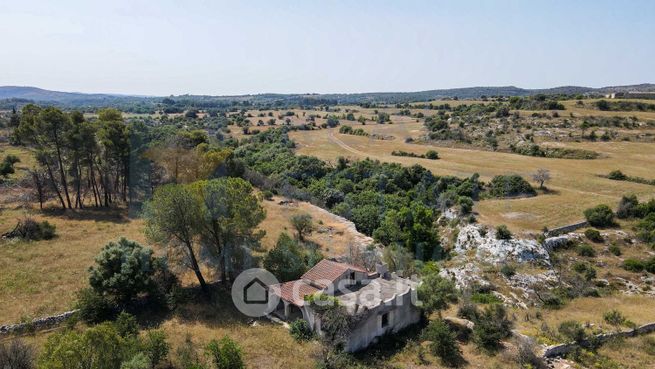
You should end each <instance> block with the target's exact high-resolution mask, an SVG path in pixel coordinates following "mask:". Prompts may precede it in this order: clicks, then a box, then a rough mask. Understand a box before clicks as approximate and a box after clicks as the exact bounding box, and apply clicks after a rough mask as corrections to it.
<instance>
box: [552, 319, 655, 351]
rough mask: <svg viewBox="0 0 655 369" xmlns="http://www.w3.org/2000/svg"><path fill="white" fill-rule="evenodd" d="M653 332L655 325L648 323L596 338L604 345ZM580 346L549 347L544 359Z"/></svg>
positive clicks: (596, 340)
mask: <svg viewBox="0 0 655 369" xmlns="http://www.w3.org/2000/svg"><path fill="white" fill-rule="evenodd" d="M651 332H655V323H648V324H644V325H642V326H640V327H637V328H635V329H630V330H627V331H620V332H614V333H601V334H599V335H596V336H595V337H594V341H595V342H600V343H604V342H606V341H608V340H610V339H612V338H619V337H622V338H626V337H634V336H639V335H642V334H648V333H651ZM589 343H590V340H586V341H583V342H582V345H584V344H589ZM578 346H579V345H578V344H577V343H564V344H561V345H554V346H548V347H546V349H545V350H544V353H543V357H546V358H550V357H556V356H563V355H566V354H568V353H569V352H571V351H572V350H574V349H575V348H576V347H578Z"/></svg>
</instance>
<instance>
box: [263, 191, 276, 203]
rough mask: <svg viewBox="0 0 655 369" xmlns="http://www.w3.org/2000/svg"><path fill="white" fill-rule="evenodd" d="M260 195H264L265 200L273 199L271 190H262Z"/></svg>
mask: <svg viewBox="0 0 655 369" xmlns="http://www.w3.org/2000/svg"><path fill="white" fill-rule="evenodd" d="M262 196H263V197H264V200H267V201H271V200H273V192H271V191H269V190H264V191H262Z"/></svg>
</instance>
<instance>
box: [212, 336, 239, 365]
mask: <svg viewBox="0 0 655 369" xmlns="http://www.w3.org/2000/svg"><path fill="white" fill-rule="evenodd" d="M207 355H208V356H209V357H210V360H211V361H212V362H213V363H214V365H215V367H216V369H243V368H245V365H244V363H243V357H242V353H241V348H240V347H239V345H237V343H236V342H234V341H233V340H232V339H231V338H230V337H228V336H225V337H223V338H221V340H220V341H216V340H212V341H211V342H209V344H208V345H207Z"/></svg>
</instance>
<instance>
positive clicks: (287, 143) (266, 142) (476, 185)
mask: <svg viewBox="0 0 655 369" xmlns="http://www.w3.org/2000/svg"><path fill="white" fill-rule="evenodd" d="M286 132H287V131H286V129H275V130H269V131H267V132H263V133H260V134H258V135H256V136H253V137H252V138H250V139H248V140H247V141H244V142H243V144H242V145H241V146H240V147H239V148H237V149H236V150H235V151H234V154H235V157H237V158H239V159H242V160H243V161H244V163H245V164H246V166H248V167H249V168H251V169H252V170H254V171H256V172H259V173H261V174H263V175H265V176H267V177H268V178H269V183H268V184H269V186H270V187H272V188H273V189H275V190H276V191H278V192H286V193H290V192H293V193H294V194H295V195H296V196H301V197H303V196H304V197H305V198H306V199H310V200H313V201H315V202H317V203H319V204H321V205H322V206H325V207H327V208H328V209H331V211H333V212H335V213H337V214H339V215H342V216H344V217H346V218H348V219H350V220H352V221H353V222H354V223H355V224H356V225H357V229H359V230H360V231H362V232H363V233H365V234H368V235H372V236H374V237H375V238H377V239H378V240H379V241H381V242H383V243H384V244H386V245H391V244H399V245H402V246H405V247H407V248H408V249H409V250H410V251H411V252H412V253H413V254H414V255H415V256H416V257H417V258H418V259H424V260H425V259H432V258H438V257H441V256H442V251H441V247H440V246H439V238H438V236H437V235H438V232H437V229H436V228H435V225H434V221H435V220H436V217H437V215H438V213H439V211H440V209H442V208H446V207H450V206H453V205H455V204H457V202H458V199H459V197H461V196H465V197H469V198H472V199H477V198H478V197H479V194H480V191H481V190H482V184H481V183H480V182H479V181H478V176H477V175H474V176H472V177H471V178H467V179H459V178H455V177H436V176H434V175H433V174H432V173H431V172H430V171H428V170H427V169H425V168H423V167H421V166H420V165H414V166H411V167H402V166H400V165H399V164H390V163H381V162H379V161H375V160H370V159H366V160H362V161H358V162H352V163H351V162H349V161H347V160H346V159H343V158H341V159H339V161H338V163H337V165H336V167H330V166H329V165H328V164H327V163H325V162H323V161H321V160H319V159H317V158H315V157H309V156H303V155H295V154H294V152H293V148H294V146H295V144H294V143H293V141H291V140H290V139H289V137H288V136H287V133H286ZM290 187H292V188H293V189H291V188H290Z"/></svg>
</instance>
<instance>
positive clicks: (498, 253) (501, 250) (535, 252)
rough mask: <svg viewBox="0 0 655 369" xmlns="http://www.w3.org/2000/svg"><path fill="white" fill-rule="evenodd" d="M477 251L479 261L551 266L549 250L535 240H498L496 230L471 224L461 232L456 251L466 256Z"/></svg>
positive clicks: (456, 243)
mask: <svg viewBox="0 0 655 369" xmlns="http://www.w3.org/2000/svg"><path fill="white" fill-rule="evenodd" d="M470 250H473V251H475V255H476V259H478V260H479V261H483V262H487V263H491V264H500V263H506V262H508V261H515V262H519V263H524V262H536V263H540V264H543V265H544V266H550V258H549V256H548V252H547V250H546V249H545V248H544V247H543V246H542V245H540V244H539V243H538V242H537V241H535V240H523V239H511V240H498V239H496V232H495V230H486V229H484V228H482V227H481V226H479V225H475V224H470V225H467V226H464V227H462V228H461V229H460V230H459V235H458V236H457V241H456V242H455V248H454V251H455V252H456V253H458V254H461V255H463V254H466V253H467V252H469V251H470Z"/></svg>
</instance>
